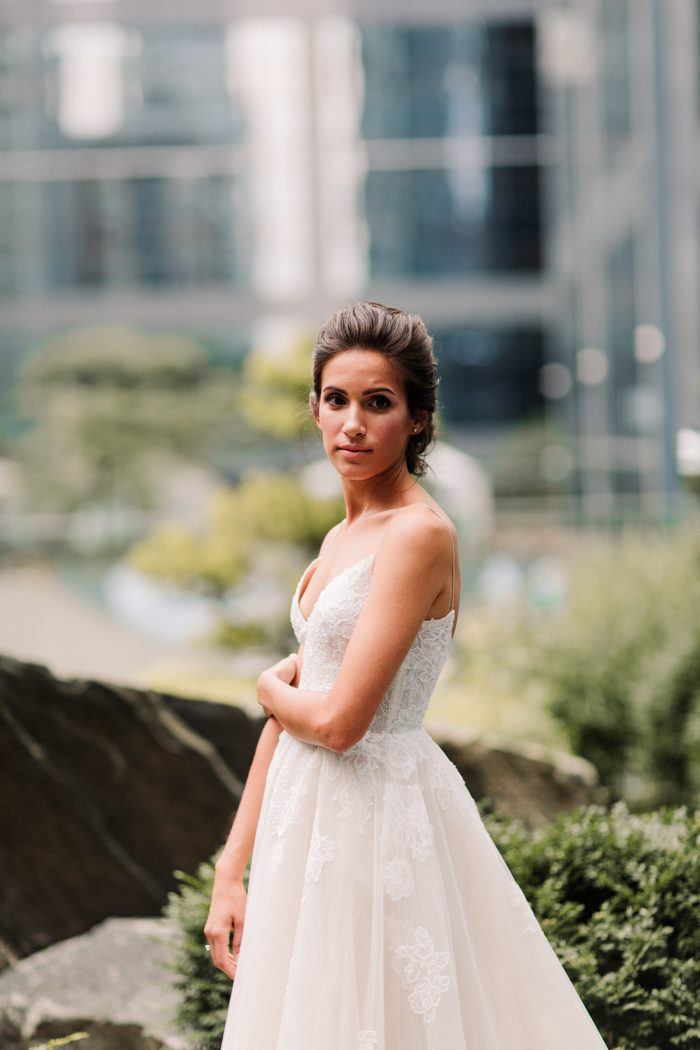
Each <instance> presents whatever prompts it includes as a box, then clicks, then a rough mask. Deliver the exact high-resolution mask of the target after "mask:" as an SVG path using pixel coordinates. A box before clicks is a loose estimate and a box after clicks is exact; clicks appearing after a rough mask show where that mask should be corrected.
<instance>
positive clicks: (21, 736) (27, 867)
mask: <svg viewBox="0 0 700 1050" xmlns="http://www.w3.org/2000/svg"><path fill="white" fill-rule="evenodd" d="M253 706H254V705H253ZM264 722H265V718H264V717H262V716H257V717H251V715H250V714H249V713H247V712H246V711H244V710H243V709H241V708H238V707H233V706H230V705H227V704H219V703H210V702H207V701H199V700H187V699H183V698H181V697H175V696H165V695H161V694H158V693H156V692H153V691H149V690H139V689H135V688H131V687H127V686H123V685H121V686H118V685H110V684H107V683H105V682H98V681H91V680H83V679H69V680H61V679H58V678H55V677H54V676H53V675H52V674H51V673H50V672H49V671H48V670H47V669H46V668H45V667H43V666H41V665H39V664H31V663H21V662H20V661H17V660H12V659H9V658H5V657H0V771H1V773H0V840H1V841H2V843H3V845H4V849H3V850H1V851H0V884H1V885H2V886H3V893H2V894H0V931H3V932H2V935H1V936H0V969H2V967H3V966H8V965H10V964H12V963H14V962H16V961H17V960H18V959H21V958H24V957H25V956H28V955H31V954H32V953H35V952H36V951H38V950H40V949H42V948H45V947H46V946H47V945H50V944H53V943H55V942H56V941H63V940H65V939H66V938H69V937H72V936H74V935H77V934H81V933H84V932H85V931H86V930H89V929H90V928H91V927H93V926H94V925H95V924H96V923H98V922H100V921H102V920H103V919H105V918H107V917H113V916H135V915H136V916H157V915H160V914H161V913H162V910H163V908H164V906H165V904H166V903H167V894H168V892H169V891H170V890H176V889H177V888H178V880H177V879H176V877H175V875H174V872H175V871H176V870H178V869H181V870H183V871H190V872H193V871H195V870H196V868H197V866H198V864H199V863H200V862H201V861H202V860H205V859H208V858H209V857H211V856H212V855H213V854H214V853H215V852H216V851H217V850H218V849H219V848H220V847H221V846H223V844H224V842H225V840H226V837H227V835H228V832H229V829H230V826H231V822H232V820H233V817H234V815H235V812H236V808H237V805H238V801H239V799H240V795H241V793H242V790H243V785H244V783H245V779H246V777H247V774H248V770H249V768H250V764H251V762H252V759H253V755H254V753H255V747H256V744H257V740H258V737H259V735H260V731H261V729H262V726H263V725H264ZM426 728H427V729H428V730H429V731H430V732H432V735H433V736H434V737H435V739H436V740H437V741H438V743H439V744H440V745H441V746H442V747H443V749H444V750H445V752H446V754H447V755H448V757H449V758H451V759H452V761H453V762H454V763H455V765H456V766H457V767H458V768H459V770H460V772H461V773H462V775H463V777H464V779H465V781H466V783H467V785H468V787H469V790H470V791H471V793H472V795H473V796H474V797H475V798H476V799H481V798H484V797H488V798H490V799H491V801H492V803H493V804H494V806H495V807H496V808H497V809H499V810H501V811H502V812H504V813H505V814H507V815H511V816H516V817H520V818H521V819H522V820H524V822H525V823H526V824H527V825H528V826H535V825H537V824H541V823H544V822H546V821H548V820H551V819H552V817H553V816H554V815H555V814H556V813H558V812H559V811H560V810H562V809H566V808H568V807H570V806H572V805H574V804H577V803H579V802H587V801H594V800H595V801H597V800H599V798H600V796H599V794H598V790H597V788H596V775H595V771H594V769H593V767H592V766H591V765H590V764H589V763H588V762H585V761H584V760H583V759H578V758H574V757H572V756H566V755H557V754H555V753H551V752H548V751H545V750H544V749H542V748H539V749H538V748H537V747H535V746H534V745H533V746H529V745H528V746H527V747H526V746H524V745H519V746H515V745H513V744H512V743H506V742H505V741H501V740H497V739H495V738H494V739H489V738H484V737H477V736H475V735H473V734H465V733H463V732H461V731H459V730H455V729H453V728H451V727H440V726H434V725H430V724H428V723H426ZM2 1045H4V1044H2Z"/></svg>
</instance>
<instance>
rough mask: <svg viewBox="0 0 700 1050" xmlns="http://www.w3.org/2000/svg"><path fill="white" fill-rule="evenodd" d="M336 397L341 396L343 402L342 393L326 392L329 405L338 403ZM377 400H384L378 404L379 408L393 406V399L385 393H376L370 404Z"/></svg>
mask: <svg viewBox="0 0 700 1050" xmlns="http://www.w3.org/2000/svg"><path fill="white" fill-rule="evenodd" d="M336 397H338V398H340V399H341V402H342V395H341V394H326V402H327V403H328V404H329V405H335V404H337V402H336V401H334V400H333V398H336ZM377 401H381V402H382V404H380V405H379V406H378V407H379V408H389V407H390V406H391V401H390V400H389V398H388V397H385V396H384V394H376V395H375V396H374V397H373V398H371V399H370V404H374V403H375V402H377Z"/></svg>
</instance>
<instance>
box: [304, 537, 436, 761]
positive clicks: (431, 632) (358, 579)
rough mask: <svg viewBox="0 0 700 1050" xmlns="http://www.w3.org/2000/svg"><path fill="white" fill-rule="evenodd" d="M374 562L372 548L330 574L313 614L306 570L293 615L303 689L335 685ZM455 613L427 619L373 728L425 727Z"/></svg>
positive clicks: (395, 730)
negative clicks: (306, 610) (303, 601)
mask: <svg viewBox="0 0 700 1050" xmlns="http://www.w3.org/2000/svg"><path fill="white" fill-rule="evenodd" d="M373 562H374V554H369V555H367V557H365V558H362V559H360V561H356V562H354V563H353V564H352V565H348V566H347V567H346V568H345V569H344V570H343V571H342V572H340V573H338V575H337V576H334V577H333V578H332V579H331V580H329V582H328V583H327V584H326V586H325V587H324V588H323V590H322V591H321V593H320V594H319V596H318V598H317V599H316V604H315V605H314V608H313V609H312V611H311V613H310V615H309V618H308V620H305V619H304V616H303V614H302V612H301V609H300V607H299V589H300V587H301V583H302V580H303V579H304V576H305V575H306V572H305V573H304V574H303V575H302V577H301V579H300V580H299V582H298V583H297V586H296V589H295V591H294V595H293V597H292V605H291V610H290V618H291V622H292V627H293V628H294V633H295V635H296V638H297V641H298V642H299V643H301V642H302V641H303V642H304V655H303V661H302V669H301V678H300V681H299V688H300V689H314V690H319V691H321V692H327V691H329V690H330V689H331V688H332V686H333V683H334V682H335V679H336V676H337V674H338V672H339V670H340V665H341V663H342V661H343V656H344V655H345V650H346V649H347V646H348V643H349V641H350V638H351V636H352V632H353V630H354V628H355V624H356V623H357V620H358V618H359V616H360V613H361V612H362V607H363V605H364V602H365V599H366V597H367V593H368V591H369V587H370V583H371V580H372V564H373ZM309 567H310V566H309ZM454 617H455V610H454V608H452V609H450V611H449V612H448V613H447V614H446V615H445V616H441V617H439V618H433V619H429V620H424V621H423V623H422V624H421V626H420V628H419V630H418V633H417V635H416V637H415V639H414V640H413V644H412V645H411V648H410V649H409V651H408V653H407V654H406V657H405V658H404V660H403V662H402V664H401V666H400V668H399V670H398V672H397V673H396V675H395V676H394V679H393V681H392V683H391V685H390V686H389V688H388V690H387V691H386V693H385V694H384V696H383V697H382V700H381V702H380V704H379V707H378V708H377V711H376V714H375V716H374V718H373V719H372V722H371V723H370V726H369V729H368V730H367V732H368V734H374V733H400V732H405V731H407V730H412V729H419V728H420V726H421V725H422V722H423V718H424V716H425V711H426V708H427V706H428V702H429V700H430V697H431V695H432V693H433V689H434V688H435V684H436V682H437V680H438V677H439V675H440V672H441V671H442V668H443V666H444V664H445V660H446V659H447V653H448V650H449V648H450V643H451V641H452V624H453V621H454ZM359 743H360V744H361V743H362V741H359ZM357 746H358V745H357V744H356V745H355V747H357Z"/></svg>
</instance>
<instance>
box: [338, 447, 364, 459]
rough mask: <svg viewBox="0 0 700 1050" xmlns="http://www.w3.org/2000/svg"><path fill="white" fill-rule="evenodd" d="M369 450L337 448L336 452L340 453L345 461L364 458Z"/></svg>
mask: <svg viewBox="0 0 700 1050" xmlns="http://www.w3.org/2000/svg"><path fill="white" fill-rule="evenodd" d="M371 451H372V449H371V448H352V449H351V448H339V449H338V452H340V453H342V455H344V456H345V457H346V458H347V459H360V458H361V457H362V456H366V455H367V454H368V453H369V452H371Z"/></svg>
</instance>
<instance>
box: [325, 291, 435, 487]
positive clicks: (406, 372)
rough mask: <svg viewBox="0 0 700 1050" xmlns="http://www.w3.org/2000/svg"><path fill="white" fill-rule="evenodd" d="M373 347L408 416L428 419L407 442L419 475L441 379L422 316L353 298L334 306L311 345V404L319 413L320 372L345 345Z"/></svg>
mask: <svg viewBox="0 0 700 1050" xmlns="http://www.w3.org/2000/svg"><path fill="white" fill-rule="evenodd" d="M357 349H362V350H376V351H377V353H380V354H384V355H385V356H386V357H388V358H390V359H391V361H392V362H393V363H394V365H395V367H396V371H397V373H398V375H399V378H400V379H401V382H402V384H403V389H404V394H405V396H406V401H407V404H408V411H409V414H410V415H411V416H413V417H414V418H418V414H419V413H420V412H427V413H429V418H428V420H427V422H426V424H425V426H424V427H423V429H422V430H421V431H420V432H419V433H418V434H411V435H410V437H409V440H408V444H407V446H406V466H407V468H408V471H409V473H411V474H414V475H416V476H417V477H422V476H423V475H424V474H425V473H426V472H427V469H428V464H427V462H426V460H425V458H424V456H423V453H424V452H425V451H426V449H427V448H428V446H429V445H430V443H431V441H432V440H433V437H434V433H435V421H434V420H433V414H434V413H435V410H436V408H437V388H438V385H439V383H440V380H439V379H438V374H437V361H436V359H435V354H434V352H433V339H432V336H431V335H430V334H429V332H428V330H427V328H426V327H425V324H424V322H423V319H422V318H421V317H420V316H419V315H418V314H409V313H407V312H406V311H405V310H400V309H398V307H396V306H384V305H383V304H382V303H373V302H365V301H361V302H356V303H353V304H352V305H351V306H345V307H343V308H341V309H340V310H335V311H334V312H333V313H332V314H331V315H330V317H329V318H328V320H327V321H326V323H325V324H324V325H323V327H322V328H321V330H320V332H319V333H318V337H317V339H316V346H315V347H314V353H313V362H312V371H313V390H312V391H311V393H310V394H309V407H310V408H311V410H312V411H314V412H317V411H318V406H319V403H320V400H321V377H322V375H323V368H324V365H325V364H326V363H327V362H328V361H330V359H331V358H332V357H335V355H336V354H339V353H342V352H343V351H345V350H357Z"/></svg>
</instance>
